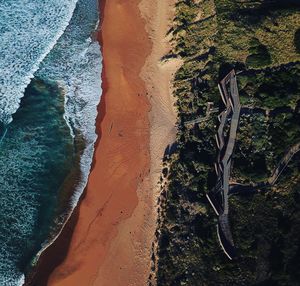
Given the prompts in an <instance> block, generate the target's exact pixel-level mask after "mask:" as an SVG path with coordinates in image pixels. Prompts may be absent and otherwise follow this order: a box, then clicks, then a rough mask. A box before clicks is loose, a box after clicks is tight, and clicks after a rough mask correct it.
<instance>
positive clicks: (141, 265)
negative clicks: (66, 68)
mask: <svg viewBox="0 0 300 286" xmlns="http://www.w3.org/2000/svg"><path fill="white" fill-rule="evenodd" d="M100 4H101V18H102V19H103V21H102V25H101V31H100V33H99V41H100V44H101V48H102V54H103V73H102V88H103V93H102V98H101V103H100V106H99V116H98V118H97V123H96V129H97V134H98V136H99V137H98V140H97V143H96V151H95V154H94V160H93V168H92V171H91V174H90V177H89V182H88V186H87V188H86V190H85V193H84V195H83V196H82V198H81V200H80V204H79V205H78V206H77V207H76V209H75V211H74V213H73V214H72V216H71V219H70V221H69V222H68V223H67V225H66V227H65V228H64V230H63V231H62V233H61V235H60V236H59V237H58V239H57V240H56V241H55V243H54V244H53V245H51V247H49V248H48V249H47V250H46V251H45V253H43V255H42V256H41V259H40V261H39V267H38V268H37V271H36V274H37V275H36V276H35V279H34V281H35V282H34V283H32V284H28V285H39V286H42V285H62V286H68V285H72V286H76V285H78V286H79V285H80V286H82V285H85V286H89V285H99V286H127V285H135V286H143V285H147V280H148V277H149V273H150V268H151V254H152V247H153V245H152V244H153V242H154V233H155V230H156V219H157V198H158V196H159V190H160V188H159V183H158V182H159V177H160V174H161V165H162V157H163V154H164V150H165V148H166V146H167V145H168V144H170V143H172V142H173V141H174V140H175V135H176V129H175V122H176V112H175V109H174V106H173V103H174V99H173V98H172V78H173V75H174V73H175V71H176V69H177V68H178V67H179V65H180V61H178V60H175V61H174V60H173V61H169V62H166V63H163V62H161V57H163V56H164V55H165V54H166V53H167V52H168V51H169V50H170V48H171V47H170V44H169V40H170V39H168V38H167V37H166V34H167V31H168V29H169V28H170V24H171V23H172V19H173V14H174V5H175V0H166V1H160V0H153V1H151V2H150V1H148V0H142V1H141V0H127V1H123V0H109V1H102V0H100ZM49 275H50V276H49ZM47 281H48V282H47Z"/></svg>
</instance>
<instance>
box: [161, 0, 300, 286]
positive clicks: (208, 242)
mask: <svg viewBox="0 0 300 286" xmlns="http://www.w3.org/2000/svg"><path fill="white" fill-rule="evenodd" d="M299 31H300V4H299V2H298V1H289V0H286V1H279V0H277V1H276V0H272V1H271V0H264V1H263V0H258V1H250V0H241V1H235V0H214V1H213V0H189V1H188V0H186V1H178V2H177V4H176V17H175V18H174V25H173V27H172V29H171V30H170V31H169V32H170V33H171V35H172V43H173V47H174V48H173V50H172V51H171V52H170V55H169V57H171V56H172V57H181V58H182V59H183V60H184V64H183V65H182V67H181V68H180V69H179V70H178V71H177V73H176V75H175V80H174V87H175V95H176V98H177V103H176V107H177V110H178V134H177V140H176V146H177V148H176V151H175V152H173V153H172V154H171V155H168V156H166V158H165V160H166V162H167V164H168V166H169V170H168V172H167V173H166V174H165V176H167V179H168V181H169V184H168V187H167V190H166V192H164V193H163V196H164V199H165V204H164V216H163V218H162V223H161V225H160V228H159V231H158V240H159V250H158V257H159V261H158V271H157V282H158V285H164V286H167V285H172V286H173V285H174V286H177V285H190V286H195V285H199V286H200V285H201V286H202V285H218V286H222V285H224V286H225V285H226V286H227V285H228V286H229V285H230V286H234V285H237V286H242V285H245V286H246V285H247V286H249V285H272V286H279V285H300V273H299V271H298V269H299V268H300V239H299V233H300V160H299V159H300V154H296V155H295V156H294V157H293V159H292V160H291V161H290V163H289V165H288V167H287V168H286V169H285V170H284V172H283V173H282V175H281V177H280V179H279V180H278V181H277V183H276V184H275V185H274V186H272V187H269V188H268V189H264V190H262V191H261V192H259V193H256V194H244V195H239V196H237V195H236V196H231V197H230V199H229V204H230V224H231V228H232V234H233V239H234V241H235V244H236V247H237V252H238V258H237V259H235V260H233V261H229V260H228V259H227V258H226V256H225V255H224V253H223V252H222V250H221V247H220V245H219V243H218V239H217V234H216V223H217V217H216V216H215V213H214V211H213V210H212V208H211V206H210V204H209V203H208V201H207V199H206V196H205V194H206V192H208V191H209V190H211V189H212V188H213V186H214V185H215V183H216V175H215V170H214V162H215V161H216V154H217V146H216V143H215V133H216V129H217V126H218V124H219V123H218V119H217V115H218V113H213V114H211V115H210V117H209V119H208V120H207V121H205V122H202V123H200V124H195V125H192V126H190V125H188V126H186V125H184V122H186V121H188V120H193V119H195V118H198V117H199V116H203V117H204V116H205V113H206V106H207V102H213V104H214V107H217V108H219V109H220V111H221V110H223V109H224V106H223V105H222V102H221V98H220V95H219V91H218V87H217V84H218V82H219V80H220V79H222V77H223V76H224V75H225V74H226V73H227V72H228V71H230V70H231V69H232V68H234V69H235V70H236V72H237V80H238V86H239V93H240V100H241V104H242V110H241V118H240V124H239V130H238V137H237V142H236V147H235V152H234V164H233V169H232V174H231V181H232V182H239V183H246V184H257V183H261V182H265V181H266V180H268V178H269V177H270V176H271V175H272V172H273V170H274V168H275V167H276V166H277V164H278V163H279V161H280V160H281V158H282V157H283V156H284V154H285V152H286V151H287V149H288V148H289V147H291V146H292V145H294V144H295V143H298V142H300V84H299V78H300V63H299V61H300V32H299ZM167 58H168V55H167V56H166V59H167Z"/></svg>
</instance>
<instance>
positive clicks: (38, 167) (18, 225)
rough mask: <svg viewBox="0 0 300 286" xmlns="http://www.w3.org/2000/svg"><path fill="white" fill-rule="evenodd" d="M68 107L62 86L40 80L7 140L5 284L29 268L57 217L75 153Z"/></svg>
mask: <svg viewBox="0 0 300 286" xmlns="http://www.w3.org/2000/svg"><path fill="white" fill-rule="evenodd" d="M63 105H64V101H63V97H62V95H61V94H60V93H59V89H58V88H57V87H56V86H51V85H49V84H48V85H47V84H45V83H44V82H41V81H38V80H34V81H33V82H32V83H31V84H30V85H29V86H28V88H27V89H26V92H25V96H24V97H23V99H22V101H21V106H20V108H19V109H18V111H17V112H16V113H15V114H14V115H13V121H12V123H11V124H10V125H9V126H8V127H7V132H6V136H5V137H4V139H3V140H2V142H1V145H0V210H1V211H0V221H1V224H0V243H1V250H0V261H1V264H0V273H1V278H2V282H1V283H0V285H3V281H9V280H10V278H11V277H13V278H14V276H15V274H16V270H17V272H22V271H24V269H25V267H26V265H27V264H28V261H29V260H30V259H31V258H32V256H33V255H34V254H35V252H37V251H38V250H39V249H40V246H41V243H42V242H43V241H44V240H45V239H46V238H47V235H48V233H49V227H50V225H51V223H52V221H53V219H54V212H55V207H56V201H57V197H58V190H59V187H60V186H61V185H62V183H63V181H64V178H65V177H66V175H67V174H68V172H69V171H70V170H71V167H72V162H73V157H74V152H73V150H74V149H73V139H72V137H71V135H70V131H69V128H68V126H67V125H66V122H65V120H64V118H63V111H64V108H63ZM3 278H4V279H3ZM0 281H1V280H0Z"/></svg>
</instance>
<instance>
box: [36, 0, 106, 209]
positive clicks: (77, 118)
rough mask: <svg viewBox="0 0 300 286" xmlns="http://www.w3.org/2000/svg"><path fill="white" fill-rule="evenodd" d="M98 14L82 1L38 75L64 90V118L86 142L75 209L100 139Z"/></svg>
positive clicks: (89, 2) (88, 1) (93, 1)
mask: <svg viewBox="0 0 300 286" xmlns="http://www.w3.org/2000/svg"><path fill="white" fill-rule="evenodd" d="M97 11H98V9H97V1H96V0H79V2H78V5H77V8H76V10H75V12H74V15H73V18H72V20H71V21H70V24H69V26H68V27H67V29H66V30H65V32H64V35H63V36H62V37H61V38H60V39H59V40H58V42H57V44H56V46H55V48H54V49H53V50H52V51H51V53H49V55H48V56H47V57H46V58H45V60H44V61H43V63H42V64H41V66H40V69H39V71H38V72H37V73H36V76H38V77H40V78H45V79H47V80H52V81H55V82H57V83H58V84H59V85H60V86H61V87H63V89H64V91H65V115H64V116H65V119H66V121H67V124H68V125H69V127H70V130H71V134H72V136H74V134H75V133H80V135H81V136H83V139H84V140H85V143H86V148H85V150H84V151H83V154H82V156H81V160H80V167H81V174H82V180H81V182H80V183H79V184H78V185H77V186H76V190H75V192H74V196H73V198H72V206H73V207H75V206H76V204H77V202H78V200H79V198H80V195H81V194H82V192H83V190H84V188H85V186H86V183H87V179H88V175H89V172H90V167H91V163H92V157H93V152H94V143H95V141H96V139H97V136H96V133H95V120H96V116H97V106H98V104H99V100H100V96H101V69H102V58H101V52H100V46H99V44H98V42H96V41H92V39H91V31H92V30H95V29H96V28H97V25H98V23H99V21H98V12H97ZM66 47H67V48H66Z"/></svg>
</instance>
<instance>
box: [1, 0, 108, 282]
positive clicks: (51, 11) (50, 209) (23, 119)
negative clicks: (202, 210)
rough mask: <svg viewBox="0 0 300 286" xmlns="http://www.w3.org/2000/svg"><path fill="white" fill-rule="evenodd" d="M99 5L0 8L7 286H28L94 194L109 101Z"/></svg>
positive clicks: (48, 0) (14, 1) (19, 0)
mask: <svg viewBox="0 0 300 286" xmlns="http://www.w3.org/2000/svg"><path fill="white" fill-rule="evenodd" d="M97 2H98V1H97V0H79V1H75V0H74V1H73V0H66V1H60V0H39V1H36V0H7V1H1V0H0V35H1V36H2V37H1V38H2V39H5V40H4V41H3V42H2V43H0V58H1V59H0V68H1V71H2V73H0V109H1V112H0V245H1V248H0V285H1V286H2V285H3V286H6V285H7V286H10V285H20V284H22V281H23V280H24V273H26V269H28V266H29V265H30V264H31V262H32V260H33V258H34V257H35V255H36V254H37V253H38V252H39V251H40V250H41V249H43V248H44V247H45V245H46V244H47V243H48V242H49V239H50V237H53V236H54V235H55V233H56V232H57V231H58V227H57V226H58V222H60V223H62V222H63V217H62V216H59V217H58V215H62V214H64V215H67V212H68V211H71V210H72V208H74V206H75V205H76V203H77V201H78V199H79V197H80V195H81V193H82V191H83V189H84V187H85V185H86V182H87V178H88V174H89V171H90V166H91V161H92V155H93V151H94V142H95V140H96V134H95V118H96V115H97V105H98V103H99V100H100V95H101V79H100V77H101V68H102V66H101V54H100V47H99V44H98V43H97V42H95V41H93V40H92V33H93V31H94V29H95V28H96V26H97V22H98V18H99V16H98V10H97V8H98V7H97ZM20 7H21V8H20ZM4 20H5V21H4ZM20 21H21V22H20ZM22 21H23V22H22ZM20 23H21V24H20ZM24 28H26V29H25V30H24ZM12 33H15V37H12ZM20 43H21V45H19V46H18V44H20ZM28 84H29V85H28ZM26 86H27V87H26ZM25 87H26V89H25ZM74 170H76V173H75V174H76V178H73V177H74ZM70 174H73V177H72V176H70ZM70 178H71V179H70ZM70 181H71V182H70ZM66 182H67V184H66ZM66 185H67V186H68V187H70V186H71V187H72V189H71V192H69V191H70V189H67V188H66ZM62 210H64V211H65V212H64V213H62ZM60 225H61V224H60ZM50 234H51V236H50Z"/></svg>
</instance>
